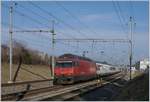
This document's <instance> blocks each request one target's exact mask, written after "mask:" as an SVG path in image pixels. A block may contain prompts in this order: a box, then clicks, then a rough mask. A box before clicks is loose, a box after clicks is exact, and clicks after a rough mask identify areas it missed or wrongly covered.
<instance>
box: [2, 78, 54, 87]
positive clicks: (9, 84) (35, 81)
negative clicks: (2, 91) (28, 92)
mask: <svg viewBox="0 0 150 102" xmlns="http://www.w3.org/2000/svg"><path fill="white" fill-rule="evenodd" d="M45 81H52V79H45V80H33V81H23V82H14V83H2V84H1V86H2V87H7V86H14V85H23V84H28V83H30V84H32V83H38V82H45Z"/></svg>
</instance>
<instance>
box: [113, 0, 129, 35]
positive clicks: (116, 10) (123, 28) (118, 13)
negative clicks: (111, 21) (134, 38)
mask: <svg viewBox="0 0 150 102" xmlns="http://www.w3.org/2000/svg"><path fill="white" fill-rule="evenodd" d="M112 3H113V7H114V9H115V12H116V15H117V17H118V18H119V22H120V25H121V28H122V30H123V32H124V33H125V34H126V37H127V36H128V35H127V34H128V31H126V28H125V27H124V25H125V23H123V21H122V16H121V14H120V12H121V11H120V10H118V8H117V6H116V3H115V1H112ZM117 5H119V4H117ZM123 19H124V18H123Z"/></svg>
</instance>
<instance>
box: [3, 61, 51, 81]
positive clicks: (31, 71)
mask: <svg viewBox="0 0 150 102" xmlns="http://www.w3.org/2000/svg"><path fill="white" fill-rule="evenodd" d="M17 67H18V65H16V64H15V65H14V64H13V76H14V73H15V72H16V70H17ZM50 76H51V74H50V69H49V66H48V65H47V66H46V65H21V68H20V70H19V74H18V76H17V79H16V81H30V80H42V79H44V78H47V79H50ZM8 80H9V64H7V63H2V68H1V82H2V83H5V82H8Z"/></svg>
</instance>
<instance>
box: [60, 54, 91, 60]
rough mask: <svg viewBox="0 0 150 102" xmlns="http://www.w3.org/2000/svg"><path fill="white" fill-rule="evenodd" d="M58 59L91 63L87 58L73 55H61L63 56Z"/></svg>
mask: <svg viewBox="0 0 150 102" xmlns="http://www.w3.org/2000/svg"><path fill="white" fill-rule="evenodd" d="M58 59H67V60H69V59H70V60H77V59H81V60H87V61H93V60H91V59H89V58H87V57H82V56H78V55H74V54H63V55H61V56H59V57H58Z"/></svg>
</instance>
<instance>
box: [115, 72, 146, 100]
mask: <svg viewBox="0 0 150 102" xmlns="http://www.w3.org/2000/svg"><path fill="white" fill-rule="evenodd" d="M114 100H116V101H148V100H149V74H148V73H146V74H142V75H139V76H137V77H135V78H134V79H133V80H131V81H130V82H129V83H127V85H125V87H123V88H122V90H121V93H119V95H118V96H116V97H115V98H114Z"/></svg>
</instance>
